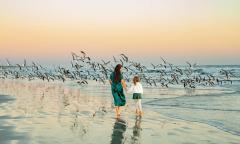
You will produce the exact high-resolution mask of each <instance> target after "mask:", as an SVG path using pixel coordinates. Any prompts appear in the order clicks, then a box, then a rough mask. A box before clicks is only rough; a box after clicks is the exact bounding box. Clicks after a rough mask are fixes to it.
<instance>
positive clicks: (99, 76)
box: [0, 51, 238, 88]
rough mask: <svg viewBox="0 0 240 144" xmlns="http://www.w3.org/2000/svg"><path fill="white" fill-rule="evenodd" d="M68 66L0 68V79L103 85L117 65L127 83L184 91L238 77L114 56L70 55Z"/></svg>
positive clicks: (8, 65) (14, 66)
mask: <svg viewBox="0 0 240 144" xmlns="http://www.w3.org/2000/svg"><path fill="white" fill-rule="evenodd" d="M71 55H72V59H71V66H68V67H64V66H57V67H54V68H49V67H44V66H42V65H40V64H38V63H36V62H32V63H31V64H27V61H26V60H24V63H23V64H11V62H10V61H9V60H8V59H6V62H7V65H5V66H0V79H7V78H10V79H28V80H29V81H31V80H35V79H40V80H43V81H48V82H50V81H62V82H65V81H74V82H76V83H77V84H78V85H86V84H88V82H89V81H90V80H93V81H97V82H100V83H103V84H105V83H106V82H108V79H109V76H110V74H111V73H112V72H113V70H114V68H115V66H116V65H117V64H122V65H123V75H124V79H125V80H126V81H127V82H131V81H132V77H133V76H135V75H138V76H140V78H141V82H142V83H143V85H145V86H153V87H166V88H168V87H169V86H172V85H180V86H181V85H182V86H183V87H185V88H196V87H197V86H215V85H222V84H225V83H227V84H232V78H235V77H238V76H236V75H235V73H234V72H233V71H231V70H226V69H219V70H218V71H217V73H214V74H212V73H208V72H205V71H204V69H202V68H201V67H200V66H197V65H196V64H191V63H189V62H186V65H185V66H175V65H173V64H172V63H169V62H168V61H167V60H166V59H164V58H162V57H161V60H160V63H159V64H153V63H151V65H150V66H148V67H147V66H145V65H143V64H141V63H139V62H135V61H133V60H131V59H130V58H129V57H128V56H126V55H125V54H120V55H119V56H117V57H115V56H113V59H112V60H109V61H105V60H101V61H98V62H97V61H94V60H93V59H92V58H91V57H89V56H88V55H87V54H86V53H85V52H84V51H80V52H79V53H74V52H72V53H71Z"/></svg>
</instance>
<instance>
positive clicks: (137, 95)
mask: <svg viewBox="0 0 240 144" xmlns="http://www.w3.org/2000/svg"><path fill="white" fill-rule="evenodd" d="M127 92H128V93H133V99H134V101H135V103H136V114H137V115H140V116H141V115H142V114H143V112H142V104H141V99H142V94H143V88H142V84H141V83H140V78H139V77H138V76H134V78H133V84H132V86H131V87H130V88H129V89H128V91H127Z"/></svg>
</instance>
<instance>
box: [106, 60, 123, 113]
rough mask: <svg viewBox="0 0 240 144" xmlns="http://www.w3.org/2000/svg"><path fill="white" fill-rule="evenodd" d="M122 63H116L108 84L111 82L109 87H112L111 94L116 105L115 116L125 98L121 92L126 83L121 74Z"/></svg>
mask: <svg viewBox="0 0 240 144" xmlns="http://www.w3.org/2000/svg"><path fill="white" fill-rule="evenodd" d="M121 70H122V65H121V64H118V65H117V66H116V67H115V69H114V72H113V73H111V75H110V80H109V82H110V84H111V89H112V95H113V98H114V105H115V106H116V115H117V117H119V116H120V112H121V109H120V107H121V106H124V105H125V104H126V99H125V95H124V92H123V88H124V89H125V90H126V89H127V88H126V83H125V81H124V79H123V75H122V72H121Z"/></svg>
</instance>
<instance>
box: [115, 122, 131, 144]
mask: <svg viewBox="0 0 240 144" xmlns="http://www.w3.org/2000/svg"><path fill="white" fill-rule="evenodd" d="M126 129H127V125H126V121H125V120H124V119H121V118H116V121H115V123H114V126H113V133H112V140H111V144H122V143H124V140H125V136H124V133H125V131H126Z"/></svg>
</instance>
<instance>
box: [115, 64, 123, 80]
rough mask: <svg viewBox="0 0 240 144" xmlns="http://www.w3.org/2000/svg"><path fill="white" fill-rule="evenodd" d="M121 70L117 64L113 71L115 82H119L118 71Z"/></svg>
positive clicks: (120, 66) (119, 73) (119, 72)
mask: <svg viewBox="0 0 240 144" xmlns="http://www.w3.org/2000/svg"><path fill="white" fill-rule="evenodd" d="M121 68H122V65H121V64H117V65H116V67H115V69H114V81H115V82H119V81H120V75H121V71H120V69H121Z"/></svg>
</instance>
